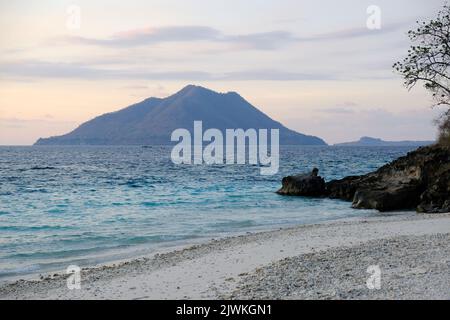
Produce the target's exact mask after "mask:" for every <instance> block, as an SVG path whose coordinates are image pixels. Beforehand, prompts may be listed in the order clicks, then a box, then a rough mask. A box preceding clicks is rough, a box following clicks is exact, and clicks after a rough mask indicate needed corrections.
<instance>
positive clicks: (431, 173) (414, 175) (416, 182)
mask: <svg viewBox="0 0 450 320" xmlns="http://www.w3.org/2000/svg"><path fill="white" fill-rule="evenodd" d="M319 181H323V179H322V178H321V177H318V176H316V177H312V176H311V177H309V178H308V177H305V176H304V175H303V176H294V177H286V178H284V179H283V181H282V183H283V186H282V188H281V189H280V190H279V191H278V193H279V194H282V195H295V196H313V197H329V198H332V199H342V200H346V201H352V202H353V203H352V207H353V208H355V209H377V210H379V211H393V210H408V209H416V210H417V211H419V212H428V213H440V212H450V148H449V147H443V146H437V145H433V146H428V147H422V148H419V149H417V150H416V151H413V152H410V153H408V154H407V155H406V156H404V157H401V158H399V159H397V160H395V161H393V162H391V163H389V164H387V165H385V166H383V167H381V168H380V169H378V170H377V171H375V172H372V173H369V174H366V175H362V176H350V177H345V178H343V179H341V180H333V181H330V182H327V183H324V187H323V188H322V187H321V184H320V183H319Z"/></svg>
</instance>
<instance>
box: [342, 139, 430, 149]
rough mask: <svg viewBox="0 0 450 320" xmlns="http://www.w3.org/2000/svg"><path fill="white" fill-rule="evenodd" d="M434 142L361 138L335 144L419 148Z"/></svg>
mask: <svg viewBox="0 0 450 320" xmlns="http://www.w3.org/2000/svg"><path fill="white" fill-rule="evenodd" d="M434 143H435V141H407V140H406V141H385V140H382V139H378V138H372V137H362V138H361V139H359V140H358V141H353V142H344V143H337V144H334V146H338V147H421V146H428V145H431V144H434Z"/></svg>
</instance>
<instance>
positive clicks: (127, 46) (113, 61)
mask: <svg viewBox="0 0 450 320" xmlns="http://www.w3.org/2000/svg"><path fill="white" fill-rule="evenodd" d="M442 4H443V0H395V1H392V0H371V1H366V0H341V1H336V0H320V1H318V0H316V1H311V0H309V1H308V0H245V1H243V0H150V1H149V0H145V1H144V0H127V1H123V0H120V1H118V0H96V1H92V0H90V1H88V0H74V1H64V0H15V1H6V0H0V144H2V145H21V144H25V145H26V144H32V143H34V142H35V141H36V140H37V139H38V138H39V137H48V136H53V135H59V134H63V133H66V132H68V131H71V130H73V129H74V128H76V127H77V126H78V125H79V124H81V123H82V122H84V121H86V120H89V119H91V118H93V117H95V116H97V115H100V114H103V113H106V112H111V111H115V110H118V109H121V108H123V107H126V106H128V105H130V104H132V103H135V102H138V101H141V100H143V99H145V98H147V97H150V96H157V97H164V96H167V95H170V94H172V93H174V92H176V91H178V90H179V89H181V88H182V87H184V86H185V85H187V84H197V85H202V86H205V87H208V88H211V89H213V90H216V91H221V92H227V91H237V92H239V93H240V94H241V95H242V96H243V97H244V98H246V99H247V100H248V101H250V102H251V103H252V104H254V105H255V106H256V107H258V108H259V109H260V110H262V111H263V112H265V113H267V114H268V115H269V116H271V117H272V118H274V119H276V120H278V121H281V122H282V123H283V124H285V125H286V126H288V127H289V128H291V129H294V130H297V131H299V132H302V133H307V134H313V135H317V136H320V137H321V138H323V139H325V140H326V141H327V142H328V143H336V142H342V141H349V140H356V139H358V138H359V137H360V136H375V137H380V138H383V139H386V140H403V139H413V140H431V139H434V138H435V135H436V130H435V128H434V125H433V123H432V122H433V118H434V117H436V115H437V114H438V110H431V109H430V106H431V100H430V97H429V95H428V94H427V93H426V92H425V90H424V89H423V88H421V87H417V88H415V89H414V90H412V91H410V92H408V91H407V90H406V89H405V88H404V87H403V84H402V79H401V77H400V76H399V75H396V74H394V73H393V72H392V68H391V66H392V64H393V63H394V62H395V61H396V60H398V59H400V58H402V57H403V56H404V55H405V54H406V52H407V49H408V46H409V42H408V38H407V36H406V32H407V31H408V30H409V29H410V28H411V27H414V25H415V21H416V20H422V19H429V18H432V17H433V16H434V15H435V13H436V12H437V11H438V10H439V8H440V7H441V6H442ZM370 5H376V6H378V7H379V8H380V9H381V29H375V30H370V29H368V28H367V26H366V21H367V19H368V17H369V15H370V14H368V13H367V8H368V7H369V6H370ZM73 6H75V7H73ZM74 8H75V9H76V8H79V9H80V10H81V11H80V12H81V14H80V20H79V22H80V23H79V25H78V24H77V19H76V17H77V16H76V10H75V11H73V9H74ZM74 13H75V15H74ZM74 17H75V19H74ZM78 27H79V28H78Z"/></svg>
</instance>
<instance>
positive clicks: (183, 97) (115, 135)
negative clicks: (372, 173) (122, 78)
mask: <svg viewBox="0 0 450 320" xmlns="http://www.w3.org/2000/svg"><path fill="white" fill-rule="evenodd" d="M197 120H201V121H203V130H206V129H209V128H217V129H219V130H221V131H222V132H223V133H224V132H225V129H245V130H246V129H250V128H254V129H256V130H258V129H279V130H280V144H284V145H288V144H291V145H326V143H325V142H324V141H323V140H322V139H320V138H318V137H315V136H308V135H304V134H301V133H298V132H295V131H293V130H290V129H288V128H286V127H285V126H283V125H282V124H281V123H279V122H277V121H275V120H272V119H271V118H270V117H268V116H267V115H265V114H264V113H262V112H261V111H259V110H258V109H257V108H255V107H254V106H252V105H251V104H250V103H248V102H247V101H246V100H245V99H244V98H242V97H241V96H240V95H239V94H237V93H235V92H228V93H217V92H214V91H212V90H209V89H206V88H203V87H199V86H194V85H189V86H187V87H185V88H183V89H182V90H181V91H179V92H177V93H175V94H174V95H171V96H169V97H167V98H164V99H160V98H148V99H146V100H144V101H142V102H139V103H136V104H134V105H131V106H129V107H127V108H124V109H122V110H119V111H116V112H112V113H107V114H104V115H101V116H99V117H96V118H94V119H92V120H90V121H87V122H85V123H83V124H82V125H80V126H79V127H78V128H76V129H75V130H73V131H72V132H70V133H67V134H65V135H62V136H56V137H50V138H41V139H39V140H38V141H37V142H36V143H35V144H36V145H168V144H171V141H170V137H171V133H172V131H173V130H175V129H178V128H185V129H188V130H189V131H191V132H192V131H193V125H194V121H197Z"/></svg>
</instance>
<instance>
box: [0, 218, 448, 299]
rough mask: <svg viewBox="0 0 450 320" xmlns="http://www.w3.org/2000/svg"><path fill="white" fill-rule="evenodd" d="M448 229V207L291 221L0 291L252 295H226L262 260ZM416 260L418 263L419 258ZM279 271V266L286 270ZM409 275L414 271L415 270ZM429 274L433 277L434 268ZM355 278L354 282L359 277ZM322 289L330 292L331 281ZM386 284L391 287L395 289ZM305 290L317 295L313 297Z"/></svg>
mask: <svg viewBox="0 0 450 320" xmlns="http://www.w3.org/2000/svg"><path fill="white" fill-rule="evenodd" d="M449 233H450V214H441V215H411V214H406V215H392V216H378V217H373V218H363V219H354V220H347V221H338V222H333V223H323V224H317V225H309V226H298V227H294V228H288V229H281V230H275V231H269V232H261V233H255V234H249V235H245V236H239V237H232V238H226V239H221V240H216V241H211V242H208V243H205V244H201V245H196V246H192V247H188V248H186V249H183V250H178V251H174V252H170V253H164V254H157V255H152V256H149V257H145V258H142V259H138V260H132V261H128V262H125V263H121V264H119V265H114V266H103V267H98V268H91V269H83V271H82V273H81V277H82V282H81V290H69V289H68V288H67V286H66V277H67V276H66V275H58V276H56V277H52V278H48V279H44V280H39V281H18V282H15V283H13V284H4V285H2V286H0V298H1V299H216V298H220V297H233V296H236V297H246V298H248V297H250V298H251V297H252V295H249V294H248V292H247V293H246V295H243V294H237V295H236V294H234V295H233V294H232V293H233V292H234V293H236V292H240V291H239V290H237V289H238V288H240V289H242V287H243V283H242V281H244V286H245V281H247V280H246V279H249V281H250V280H252V279H253V280H252V281H256V280H258V279H256V280H255V278H254V277H253V278H252V276H248V275H254V274H256V273H257V272H259V269H260V268H263V267H266V269H265V272H271V271H270V270H271V269H270V268H269V269H267V266H270V265H271V264H273V263H275V262H277V261H279V260H282V259H285V258H292V257H306V256H305V255H307V254H311V253H313V254H314V253H321V254H322V255H323V256H322V257H321V259H322V260H324V259H325V260H327V257H329V259H333V257H336V251H335V250H337V249H346V250H350V251H352V250H361V246H364V245H366V247H368V248H369V249H370V250H368V251H367V250H366V251H364V252H365V255H366V256H367V255H369V256H370V254H371V252H379V250H378V249H379V248H377V246H378V244H379V245H380V246H383V248H384V249H383V250H384V251H385V252H386V254H387V255H389V254H390V250H392V252H394V251H395V250H398V247H396V246H392V247H390V246H389V245H386V240H389V239H391V240H393V241H394V240H395V241H397V240H398V239H400V238H401V237H405V236H419V237H420V236H433V235H448V234H449ZM396 239H397V240H396ZM408 239H409V238H405V240H404V241H409V242H408V244H409V246H405V248H406V247H407V248H408V249H407V250H413V249H414V247H415V246H421V247H424V246H425V247H427V246H430V247H433V241H434V240H433V238H432V237H431V238H430V237H428V238H427V237H422V238H420V241H417V242H414V241H410V240H408ZM442 239H444V240H442ZM447 239H449V238H448V237H444V238H440V243H439V245H440V246H442V245H446V246H447V247H449V245H450V243H444V244H443V243H442V241H447ZM369 241H370V242H369ZM397 245H398V243H397ZM353 248H354V249H353ZM371 250H373V251H371ZM422 251H424V250H422ZM425 251H427V250H425ZM378 256H379V255H378ZM329 259H328V260H329ZM381 259H382V257H381ZM432 259H434V260H436V259H438V260H439V261H441V262H442V263H444V264H445V265H450V257H449V256H446V253H444V252H442V254H440V251H439V250H435V251H434V253H433V257H432ZM322 260H321V261H322ZM434 260H433V261H434ZM382 263H383V261H380V264H382ZM421 263H423V264H425V265H421ZM340 264H341V261H340V260H339V259H335V260H333V264H332V265H335V266H336V267H337V268H338V267H339V266H340ZM429 264H430V262H429V261H428V260H427V259H425V260H423V261H417V263H415V264H414V268H419V269H420V268H422V269H426V270H427V272H431V273H433V269H431V270H430V266H429ZM364 268H365V266H364ZM408 268H409V267H408V264H405V265H404V267H402V266H401V267H400V268H398V271H396V272H398V273H399V274H405V273H408V272H409V273H410V274H411V277H410V279H412V281H410V282H409V284H408V287H407V288H402V290H406V293H408V291H411V292H413V291H414V292H415V293H421V290H422V288H421V287H418V285H419V283H420V282H419V280H420V279H419V278H417V280H418V281H417V282H415V281H414V279H415V278H414V277H415V273H414V272H412V273H411V270H408ZM273 269H274V271H273V272H280V270H282V269H279V268H278V269H277V268H273ZM277 270H278V271H277ZM287 270H289V269H287ZM283 272H286V270H284V271H283ZM278 276H283V275H282V274H281V275H278ZM390 276H392V277H395V276H396V275H395V272H394V274H392V270H391V271H390ZM417 277H420V273H419V274H418V275H417ZM437 277H441V276H440V275H437ZM443 277H444V278H443V279H442V281H443V282H444V288H446V285H445V281H447V280H448V277H446V275H443ZM260 280H261V279H260ZM262 280H264V279H262ZM258 281H259V280H258ZM342 281H345V280H342ZM416 284H417V285H416ZM330 285H331V284H330ZM356 285H358V286H359V287H358V288H359V289H361V284H360V283H358V284H356ZM448 288H449V290H448V292H450V284H449V287H448ZM329 289H330V290H331V291H332V289H333V288H329ZM236 290H237V291H236ZM259 290H264V287H262V289H261V288H259ZM302 290H303V291H302V292H305V290H306V291H307V290H311V291H314V290H315V288H314V287H311V288H303V289H302ZM348 290H350V291H351V290H352V288H351V287H349V288H348ZM367 290H368V289H367ZM392 290H395V288H394V289H392ZM392 290H387V291H386V293H385V294H384V295H381V296H379V295H378V296H377V297H376V298H395V292H392ZM260 296H264V297H266V298H289V297H288V296H283V295H282V296H280V294H279V293H275V292H274V293H273V294H272V295H271V293H270V292H265V293H264V294H263V295H260ZM447 296H448V295H447ZM447 296H446V295H445V293H442V296H440V295H439V292H438V293H436V292H433V297H435V298H436V297H437V298H446V297H447ZM255 297H257V296H255ZM301 297H309V296H308V295H307V294H306V295H303V296H302V295H300V296H297V298H301ZM311 297H315V298H320V297H321V296H320V295H319V296H311ZM346 297H348V298H352V296H351V295H349V296H346V295H345V294H342V292H341V293H339V295H333V294H331V295H325V296H324V298H346ZM414 297H418V298H427V292H423V296H420V295H419V296H414ZM292 298H296V296H292Z"/></svg>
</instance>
